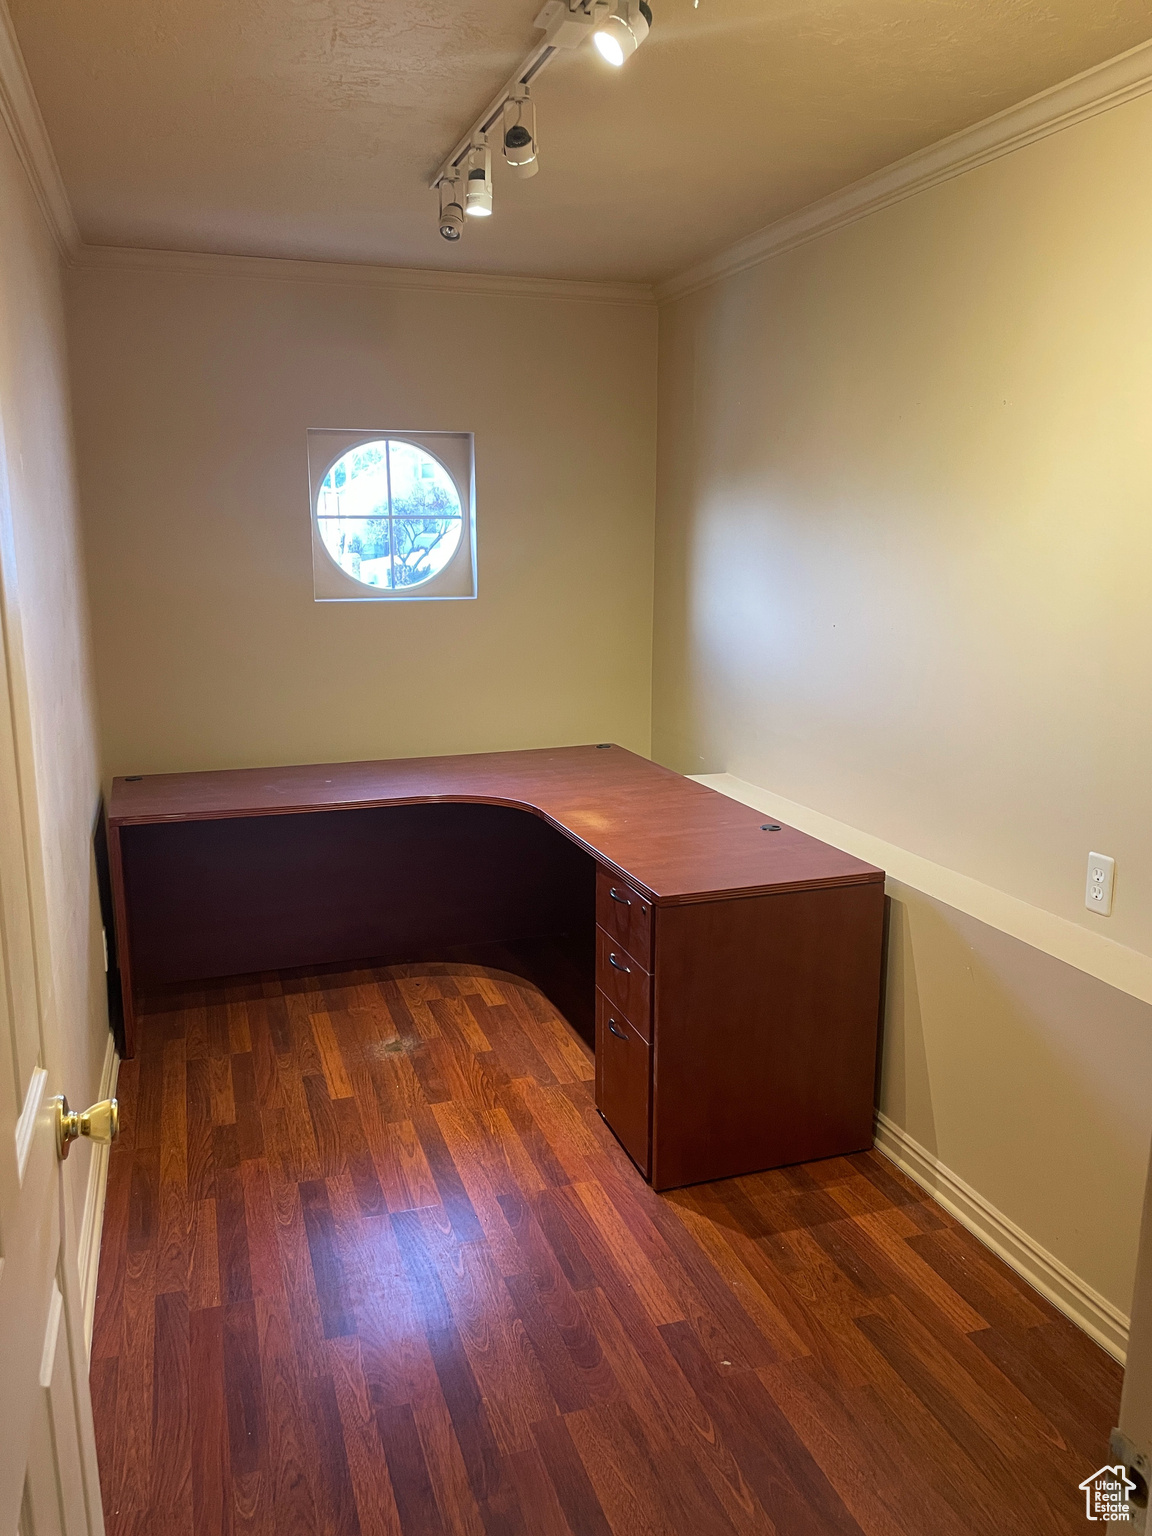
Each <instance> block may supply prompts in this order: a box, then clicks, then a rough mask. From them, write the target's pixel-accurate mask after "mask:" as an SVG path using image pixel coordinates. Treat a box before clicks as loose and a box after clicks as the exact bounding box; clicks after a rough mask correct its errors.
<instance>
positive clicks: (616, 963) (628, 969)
mask: <svg viewBox="0 0 1152 1536" xmlns="http://www.w3.org/2000/svg"><path fill="white" fill-rule="evenodd" d="M608 964H609V965H610V966H612V967H613V968H614V969H615V970H617V971H623V972H624V974H625V976H631V974H632V967H631V966H630V965H621V964H620V962H619V960H617V958H616V956H615V955H611V954H610V955H609V956H608Z"/></svg>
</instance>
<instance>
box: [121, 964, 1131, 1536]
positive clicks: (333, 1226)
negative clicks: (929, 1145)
mask: <svg viewBox="0 0 1152 1536" xmlns="http://www.w3.org/2000/svg"><path fill="white" fill-rule="evenodd" d="M142 1036H143V1039H142V1044H141V1050H140V1054H139V1056H138V1057H137V1059H136V1060H134V1061H131V1062H127V1063H125V1065H124V1067H123V1068H122V1070H121V1076H120V1100H121V1105H122V1125H123V1132H122V1135H121V1139H120V1142H119V1143H118V1144H117V1146H116V1147H115V1149H114V1151H113V1153H112V1165H111V1178H110V1185H109V1195H108V1207H107V1216H106V1222H105V1228H104V1241H103V1251H102V1259H101V1269H100V1285H99V1294H98V1297H97V1306H96V1330H95V1342H94V1349H93V1360H92V1383H93V1389H94V1398H95V1406H96V1425H97V1431H98V1436H99V1442H100V1445H99V1450H100V1465H101V1473H102V1477H103V1485H104V1501H105V1512H106V1518H107V1523H108V1530H109V1532H110V1533H111V1536H119V1533H121V1532H131V1533H133V1536H191V1533H195V1536H215V1533H225V1532H227V1533H233V1532H260V1533H268V1536H271V1533H272V1532H276V1533H277V1536H296V1533H309V1536H311V1533H315V1532H329V1533H339V1536H352V1533H356V1532H360V1533H363V1536H377V1533H379V1536H384V1533H387V1536H446V1533H452V1536H464V1533H468V1536H480V1533H483V1532H488V1533H490V1536H496V1533H507V1536H553V1533H555V1536H610V1533H612V1536H649V1533H651V1536H655V1533H660V1536H713V1533H717V1536H718V1533H730V1532H741V1533H756V1536H764V1533H771V1532H779V1533H780V1536H817V1533H819V1536H825V1533H827V1536H847V1533H849V1532H852V1533H856V1532H865V1533H868V1536H897V1533H900V1536H904V1533H908V1536H929V1533H930V1536H961V1533H981V1536H983V1533H988V1536H992V1533H996V1536H1002V1533H1004V1532H1009V1531H1010V1532H1012V1533H1013V1536H1026V1533H1030V1532H1035V1533H1037V1536H1041V1533H1043V1536H1052V1533H1053V1532H1063V1531H1068V1532H1073V1531H1074V1532H1080V1531H1082V1530H1083V1529H1084V1525H1083V1521H1084V1513H1083V1505H1082V1502H1081V1496H1080V1495H1079V1494H1078V1492H1077V1489H1076V1485H1077V1483H1078V1482H1079V1481H1080V1479H1081V1478H1083V1477H1085V1476H1087V1475H1088V1474H1089V1473H1091V1472H1092V1471H1094V1470H1095V1469H1096V1467H1097V1466H1099V1465H1100V1464H1101V1462H1103V1461H1104V1460H1105V1457H1106V1453H1107V1443H1108V1439H1107V1437H1108V1431H1109V1428H1110V1426H1111V1425H1112V1424H1113V1423H1114V1422H1115V1418H1116V1411H1117V1405H1118V1400H1119V1390H1120V1370H1119V1367H1118V1366H1116V1365H1115V1364H1114V1363H1113V1362H1112V1361H1111V1360H1110V1359H1108V1358H1107V1356H1105V1355H1104V1354H1103V1353H1102V1352H1101V1351H1100V1350H1099V1349H1098V1348H1097V1347H1096V1346H1095V1345H1094V1344H1092V1343H1091V1342H1090V1341H1089V1340H1088V1339H1087V1338H1086V1337H1085V1336H1084V1335H1083V1334H1081V1333H1079V1332H1078V1331H1077V1330H1076V1329H1075V1328H1074V1327H1072V1326H1071V1324H1069V1323H1067V1322H1065V1321H1063V1320H1062V1319H1061V1318H1060V1317H1059V1316H1058V1315H1057V1314H1056V1313H1055V1312H1054V1311H1053V1310H1052V1308H1051V1307H1049V1306H1048V1305H1047V1304H1046V1303H1045V1302H1044V1301H1042V1300H1041V1299H1040V1297H1038V1296H1037V1295H1036V1294H1035V1293H1034V1292H1032V1291H1031V1290H1029V1288H1028V1287H1027V1286H1026V1285H1024V1284H1023V1283H1022V1282H1021V1281H1019V1280H1017V1279H1016V1277H1015V1276H1014V1275H1013V1274H1012V1273H1011V1272H1010V1271H1009V1270H1008V1269H1007V1268H1005V1266H1004V1265H1002V1264H1001V1263H999V1261H998V1260H996V1259H995V1258H994V1257H993V1256H992V1255H990V1254H989V1253H988V1252H987V1251H986V1250H984V1249H983V1248H981V1247H980V1245H979V1244H978V1243H977V1242H975V1240H974V1239H972V1238H971V1237H970V1236H968V1234H967V1233H965V1232H964V1231H963V1230H962V1229H961V1228H959V1227H958V1226H957V1225H956V1223H955V1222H953V1221H952V1220H951V1219H950V1218H949V1217H948V1216H946V1215H945V1214H944V1212H942V1211H941V1210H940V1209H939V1207H937V1206H935V1205H933V1204H932V1203H931V1201H929V1200H928V1199H927V1197H926V1196H925V1195H923V1194H922V1193H921V1192H920V1191H919V1190H918V1189H916V1187H915V1186H913V1185H912V1184H910V1183H909V1182H908V1181H907V1180H905V1179H904V1178H903V1177H902V1176H901V1175H900V1174H898V1173H897V1172H896V1171H895V1170H894V1169H893V1168H892V1166H891V1165H890V1164H888V1163H887V1162H885V1160H884V1159H883V1158H881V1157H879V1156H878V1155H876V1154H874V1153H868V1154H866V1155H861V1156H857V1157H851V1158H843V1159H836V1160H834V1161H830V1162H825V1163H817V1164H811V1165H808V1166H805V1167H797V1168H789V1169H783V1170H778V1171H776V1172H772V1173H766V1174H760V1175H757V1176H755V1177H751V1178H743V1179H734V1180H729V1181H727V1182H724V1183H720V1184H714V1185H706V1186H701V1187H697V1188H695V1189H691V1190H684V1191H679V1192H677V1193H674V1194H671V1195H663V1196H658V1195H654V1194H652V1192H651V1191H650V1190H649V1189H648V1188H647V1187H646V1186H645V1185H644V1183H643V1182H642V1180H641V1179H640V1177H639V1176H638V1174H637V1173H636V1172H635V1170H634V1169H633V1167H632V1165H631V1164H630V1163H629V1161H628V1159H627V1158H626V1157H625V1155H624V1154H623V1152H621V1150H620V1149H619V1147H618V1146H617V1144H616V1142H615V1141H614V1139H613V1138H612V1136H611V1135H610V1133H609V1132H608V1131H607V1129H606V1128H605V1126H604V1124H603V1123H602V1122H601V1121H600V1119H599V1118H598V1116H597V1114H596V1112H595V1109H594V1108H593V1104H592V1084H591V1080H592V1058H591V1056H590V1054H589V1052H588V1051H587V1048H586V1047H585V1046H584V1045H583V1043H582V1042H581V1041H580V1040H579V1039H578V1038H577V1037H576V1035H575V1034H573V1033H572V1031H571V1030H570V1029H569V1028H568V1026H567V1025H566V1024H565V1023H564V1022H563V1021H562V1020H561V1019H560V1018H559V1016H558V1015H557V1014H556V1013H555V1011H554V1010H553V1009H552V1008H551V1007H550V1006H549V1004H548V1003H546V1002H545V1000H544V999H543V997H542V996H541V995H540V994H539V993H538V992H536V991H535V990H534V989H533V988H531V987H530V986H529V985H528V984H527V983H525V982H520V981H517V980H516V979H515V978H513V977H510V976H507V975H504V974H502V973H499V972H491V971H487V972H486V971H482V970H479V969H477V968H475V967H472V968H465V967H462V966H447V965H445V966H425V967H401V968H396V969H393V970H390V971H377V972H365V971H361V972H357V973H355V974H348V973H345V974H342V975H329V976H318V977H312V978H306V979H278V978H270V979H265V980H262V981H256V982H253V983H252V984H250V985H244V986H236V987H232V988H229V989H228V990H227V991H225V990H216V991H215V992H210V993H207V994H205V993H204V992H200V993H193V994H188V995H187V996H186V997H185V998H184V999H182V1000H180V1002H179V1004H177V1003H176V1002H171V1001H170V1002H169V1003H168V1005H167V1006H166V1007H159V1006H157V1007H154V1008H153V1009H152V1011H150V1013H149V1014H148V1016H147V1017H146V1018H145V1019H144V1021H143V1028H142Z"/></svg>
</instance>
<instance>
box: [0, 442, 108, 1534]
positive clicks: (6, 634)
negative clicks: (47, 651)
mask: <svg viewBox="0 0 1152 1536" xmlns="http://www.w3.org/2000/svg"><path fill="white" fill-rule="evenodd" d="M6 481H7V476H6V475H5V472H4V445H3V438H2V436H0V1536H10V1533H16V1532H19V1536H102V1533H103V1530H104V1521H103V1517H102V1515H101V1510H100V1489H99V1483H98V1480H97V1472H96V1449H95V1442H94V1439H93V1434H92V1406H91V1401H90V1399H89V1396H88V1362H87V1358H86V1350H85V1345H84V1335H83V1327H82V1318H81V1310H80V1306H79V1290H80V1286H79V1276H78V1272H77V1268H76V1236H75V1233H73V1232H70V1231H69V1230H68V1226H69V1218H68V1215H67V1212H66V1205H67V1202H66V1201H65V1200H64V1198H63V1179H62V1171H63V1170H62V1165H61V1163H60V1161H59V1159H58V1157H57V1151H56V1106H55V1103H54V1095H56V1094H60V1093H65V1092H66V1091H67V1086H68V1085H67V1081H66V1079H67V1067H68V1063H67V1062H64V1061H60V1060H59V1059H58V1056H59V1053H58V1045H57V1042H56V1041H55V1040H54V1039H51V1038H46V1036H47V1035H48V1034H49V1025H48V1023H47V1013H48V1010H47V1009H46V1008H45V1006H44V988H45V986H46V984H47V983H46V977H47V976H48V975H49V974H50V972H49V968H48V963H47V956H46V954H45V952H44V950H43V943H44V937H43V934H42V933H41V932H38V931H37V926H38V925H37V922H36V917H35V914H36V913H37V911H38V910H41V911H42V910H43V901H42V899H41V898H42V893H41V892H39V891H38V888H37V886H36V884H35V882H36V881H37V880H39V878H40V870H41V868H42V865H41V861H40V857H39V848H38V844H37V842H36V839H37V838H38V837H39V827H38V825H37V818H36V801H35V789H34V784H33V782H32V780H31V778H30V777H29V774H30V770H31V765H30V763H28V762H27V761H26V760H24V759H25V758H26V755H27V754H26V753H25V752H22V750H21V743H22V739H23V738H25V737H26V731H25V729H24V728H23V727H24V725H25V724H26V721H27V710H26V699H25V696H24V694H23V692H22V691H21V690H22V687H23V671H22V668H21V667H20V665H19V656H20V645H19V637H18V635H17V634H14V633H13V629H12V624H11V619H12V615H11V598H12V595H13V588H12V582H13V580H14V575H15V573H14V570H13V568H12V564H11V545H10V543H9V541H8V539H7V537H6V536H5V534H6V530H7V528H8V527H9V526H10V525H9V523H8V518H7V515H6V514H7V512H8V506H7V484H6ZM14 657H15V660H14ZM78 1107H79V1108H81V1109H84V1108H86V1107H87V1106H85V1105H80V1106H78Z"/></svg>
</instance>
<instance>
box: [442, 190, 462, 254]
mask: <svg viewBox="0 0 1152 1536" xmlns="http://www.w3.org/2000/svg"><path fill="white" fill-rule="evenodd" d="M440 233H441V234H442V235H443V236H444V238H445V240H459V238H460V236H461V235H462V234H463V233H464V207H463V204H462V203H461V201H460V178H459V176H454V177H453V178H452V180H451V181H449V180H448V178H447V177H445V179H444V180H443V181H442V182H441V183H440Z"/></svg>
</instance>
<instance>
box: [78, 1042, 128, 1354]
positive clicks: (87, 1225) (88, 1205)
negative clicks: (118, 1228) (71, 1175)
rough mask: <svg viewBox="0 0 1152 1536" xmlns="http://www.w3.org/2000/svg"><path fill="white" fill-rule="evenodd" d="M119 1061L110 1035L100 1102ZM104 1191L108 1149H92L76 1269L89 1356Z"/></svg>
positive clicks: (109, 1091)
mask: <svg viewBox="0 0 1152 1536" xmlns="http://www.w3.org/2000/svg"><path fill="white" fill-rule="evenodd" d="M119 1071H120V1058H119V1056H117V1054H116V1044H115V1041H114V1040H113V1038H112V1035H111V1033H109V1035H108V1048H107V1050H106V1051H105V1052H104V1065H103V1067H102V1069H101V1072H100V1091H99V1093H98V1094H97V1095H96V1096H97V1098H100V1099H110V1098H111V1097H112V1096H113V1094H114V1093H115V1092H116V1077H117V1074H118V1072H119ZM107 1192H108V1148H107V1147H101V1146H94V1147H93V1148H92V1161H91V1162H90V1163H89V1164H88V1187H87V1189H86V1190H85V1192H84V1216H83V1220H82V1221H81V1224H80V1247H79V1252H78V1254H77V1267H78V1268H79V1270H80V1300H81V1304H82V1305H83V1308H84V1348H85V1350H86V1351H87V1353H88V1354H89V1355H91V1353H92V1323H93V1319H94V1317H95V1313H96V1280H97V1277H98V1276H99V1273H100V1234H101V1232H102V1231H103V1229H104V1199H105V1196H106V1195H107Z"/></svg>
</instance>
